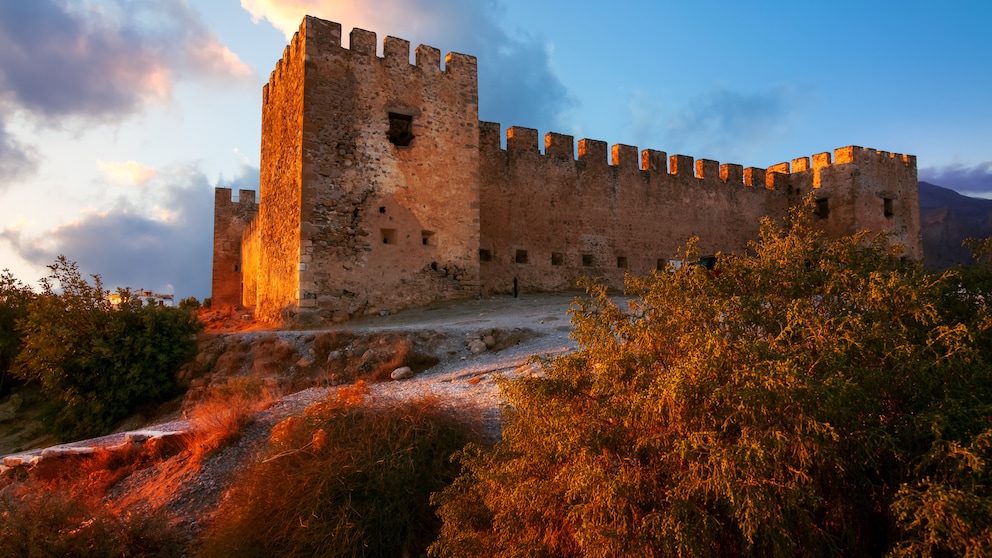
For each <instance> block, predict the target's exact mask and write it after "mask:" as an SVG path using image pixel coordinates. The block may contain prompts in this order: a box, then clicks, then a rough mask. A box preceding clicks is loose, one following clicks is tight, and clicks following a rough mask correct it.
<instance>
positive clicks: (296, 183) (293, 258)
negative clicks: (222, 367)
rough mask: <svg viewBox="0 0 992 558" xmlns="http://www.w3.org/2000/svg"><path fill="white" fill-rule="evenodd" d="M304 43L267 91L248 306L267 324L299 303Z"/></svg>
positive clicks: (292, 48)
mask: <svg viewBox="0 0 992 558" xmlns="http://www.w3.org/2000/svg"><path fill="white" fill-rule="evenodd" d="M304 40H305V38H304V37H302V36H300V34H297V35H296V36H294V37H293V40H292V42H291V43H290V44H289V45H288V46H287V47H286V49H285V51H284V52H283V56H282V58H281V59H280V60H279V62H278V63H277V64H276V69H275V70H273V72H272V74H271V76H270V77H269V82H268V84H266V85H265V87H264V88H263V89H262V152H261V169H260V177H259V178H260V184H259V190H260V192H259V193H260V198H261V209H260V211H259V215H258V224H257V225H256V228H257V232H256V233H255V234H257V235H258V237H259V248H260V249H259V251H258V252H257V258H255V259H252V260H249V261H248V262H247V263H248V267H249V269H247V270H246V273H251V274H252V275H253V276H254V277H255V281H254V282H253V285H254V287H255V293H254V296H253V297H251V298H253V299H254V304H248V303H249V302H251V300H250V299H249V298H247V297H246V298H245V304H246V305H248V306H254V307H255V312H256V317H257V318H258V319H260V320H262V321H267V322H279V321H282V320H283V319H285V318H286V317H288V316H289V315H291V314H292V313H293V312H295V309H296V305H297V301H298V298H299V277H300V276H299V260H300V258H299V256H300V244H301V243H300V206H301V181H302V167H303V156H302V151H303V142H302V138H301V136H300V128H301V127H302V126H303V118H304V115H303V105H304V52H303V50H304V49H303V43H304ZM253 255H254V254H253Z"/></svg>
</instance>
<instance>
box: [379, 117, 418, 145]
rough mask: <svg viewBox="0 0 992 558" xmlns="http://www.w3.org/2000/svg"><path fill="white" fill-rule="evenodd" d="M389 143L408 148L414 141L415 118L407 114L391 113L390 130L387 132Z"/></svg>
mask: <svg viewBox="0 0 992 558" xmlns="http://www.w3.org/2000/svg"><path fill="white" fill-rule="evenodd" d="M386 137H387V138H389V143H392V144H393V145H396V146H399V147H406V146H408V145H410V142H411V141H413V117H412V116H409V115H406V114H397V113H395V112H391V113H389V130H388V131H387V132H386Z"/></svg>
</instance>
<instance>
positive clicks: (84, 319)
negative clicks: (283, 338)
mask: <svg viewBox="0 0 992 558" xmlns="http://www.w3.org/2000/svg"><path fill="white" fill-rule="evenodd" d="M49 269H51V274H50V275H49V276H48V277H46V278H45V279H42V281H41V285H42V291H41V293H39V294H36V295H35V294H33V293H31V294H28V293H29V291H27V290H26V289H25V288H24V287H23V285H21V284H20V283H17V282H16V281H14V280H12V278H8V275H9V274H5V275H4V278H3V280H2V282H0V288H2V289H3V290H2V291H0V301H2V302H3V303H4V304H5V306H4V307H2V308H0V309H2V310H3V312H2V313H0V319H5V320H6V321H7V322H10V321H11V320H10V319H9V318H5V316H7V315H13V316H14V321H16V333H11V332H9V331H8V332H7V333H5V334H4V336H3V339H0V354H2V355H7V354H8V353H9V352H10V351H12V350H15V349H12V347H13V348H16V351H17V356H16V358H15V360H14V362H13V369H12V372H13V374H14V375H15V376H16V377H18V378H20V379H22V380H24V381H28V382H35V383H37V384H38V385H40V386H41V388H42V390H43V391H44V392H45V393H46V395H47V396H48V397H49V398H50V399H51V401H52V403H53V404H54V405H55V408H56V410H55V415H54V421H53V429H54V433H55V434H56V435H57V436H59V437H61V438H63V439H70V438H85V437H92V436H95V435H99V434H104V433H106V432H107V431H108V430H109V429H110V428H111V427H112V426H113V424H114V423H115V422H116V421H118V420H120V419H121V418H123V417H124V416H126V415H127V414H128V413H129V412H131V411H132V410H133V409H135V408H136V407H137V406H138V405H141V404H143V403H147V402H152V401H164V400H166V399H168V398H170V397H172V396H174V395H176V391H177V387H176V381H175V375H174V374H175V371H176V370H177V369H178V368H179V366H180V365H181V364H182V363H183V362H184V361H186V360H187V359H189V358H190V357H192V356H193V354H194V353H195V351H196V340H195V334H196V333H197V332H198V331H199V330H200V324H199V322H198V321H197V319H196V314H195V309H193V308H190V307H188V306H184V307H182V308H165V307H158V306H154V305H144V306H143V305H142V304H141V301H140V300H139V299H138V298H137V297H134V296H130V293H128V292H127V291H122V294H123V295H125V296H124V299H123V301H122V302H121V303H120V304H119V305H117V306H114V305H111V303H110V301H109V299H108V294H109V293H108V292H107V291H106V290H104V289H103V286H102V284H101V282H100V278H99V276H94V277H93V278H92V279H93V281H92V283H90V282H89V281H87V280H85V279H84V278H83V277H82V276H81V275H80V273H79V271H78V269H77V267H76V264H75V263H73V262H70V261H68V260H66V259H65V258H64V257H61V256H60V257H59V258H58V260H56V262H55V263H54V264H52V265H50V266H49ZM3 325H4V327H9V325H10V324H9V323H4V324H3ZM5 331H6V330H5ZM8 338H9V339H8ZM4 358H6V357H5V356H4ZM2 364H4V363H3V362H0V365H2Z"/></svg>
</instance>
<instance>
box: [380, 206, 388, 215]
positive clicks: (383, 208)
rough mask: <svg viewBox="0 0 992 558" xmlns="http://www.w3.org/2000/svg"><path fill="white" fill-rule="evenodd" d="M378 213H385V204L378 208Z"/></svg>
mask: <svg viewBox="0 0 992 558" xmlns="http://www.w3.org/2000/svg"><path fill="white" fill-rule="evenodd" d="M379 213H382V214H383V215H385V213H386V206H382V207H380V208H379Z"/></svg>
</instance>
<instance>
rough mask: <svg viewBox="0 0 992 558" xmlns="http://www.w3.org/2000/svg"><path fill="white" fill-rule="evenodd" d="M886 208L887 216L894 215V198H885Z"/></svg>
mask: <svg viewBox="0 0 992 558" xmlns="http://www.w3.org/2000/svg"><path fill="white" fill-rule="evenodd" d="M884 201H885V204H884V210H885V216H886V217H892V216H893V215H895V212H894V211H893V210H892V198H885V200H884Z"/></svg>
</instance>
